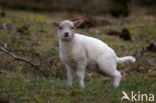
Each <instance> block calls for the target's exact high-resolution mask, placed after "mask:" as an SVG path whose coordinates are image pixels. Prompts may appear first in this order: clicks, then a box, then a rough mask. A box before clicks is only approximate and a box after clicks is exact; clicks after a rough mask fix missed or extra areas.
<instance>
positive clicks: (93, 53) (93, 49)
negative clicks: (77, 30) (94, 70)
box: [76, 34, 116, 59]
mask: <svg viewBox="0 0 156 103" xmlns="http://www.w3.org/2000/svg"><path fill="white" fill-rule="evenodd" d="M76 37H77V41H78V42H79V43H78V44H80V45H81V46H83V48H85V50H86V52H87V53H88V56H89V57H90V58H93V59H94V58H98V57H100V56H101V55H106V56H109V55H110V56H114V55H116V54H115V52H114V50H113V49H112V48H110V47H109V46H108V45H107V44H106V43H104V42H102V41H101V40H99V39H96V38H93V37H89V36H85V35H81V34H76Z"/></svg>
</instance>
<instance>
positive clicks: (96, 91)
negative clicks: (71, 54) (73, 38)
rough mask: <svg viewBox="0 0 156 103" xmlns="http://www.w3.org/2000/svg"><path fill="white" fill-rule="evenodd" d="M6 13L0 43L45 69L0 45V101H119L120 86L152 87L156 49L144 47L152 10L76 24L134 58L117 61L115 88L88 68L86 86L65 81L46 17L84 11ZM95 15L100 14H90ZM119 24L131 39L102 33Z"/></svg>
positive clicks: (150, 38)
mask: <svg viewBox="0 0 156 103" xmlns="http://www.w3.org/2000/svg"><path fill="white" fill-rule="evenodd" d="M5 13H6V15H5V16H4V17H0V45H1V46H3V47H5V48H6V49H7V50H9V51H10V52H13V53H14V54H16V55H17V56H20V57H23V58H26V59H28V60H30V61H31V63H33V64H35V65H37V66H38V67H39V68H40V70H41V72H44V73H45V74H46V75H48V77H49V79H46V78H45V77H44V76H43V75H41V74H40V73H39V72H38V71H36V70H35V69H34V68H33V67H31V66H30V65H29V64H27V63H25V62H21V61H18V60H15V59H14V58H12V57H10V56H8V55H6V54H5V53H4V52H2V51H0V101H5V102H6V103H7V102H8V101H15V102H16V103H87V102H88V103H119V102H120V101H121V100H120V99H121V97H122V91H126V92H127V93H128V94H129V93H130V92H131V91H135V92H138V91H140V92H141V93H147V94H148V93H153V94H154V93H156V82H155V80H156V71H155V70H156V64H155V61H156V53H155V52H150V51H146V47H147V45H148V44H149V43H151V42H155V41H156V35H155V34H156V29H155V27H156V17H155V16H152V15H146V14H141V15H140V16H138V15H133V14H132V15H130V16H129V17H128V18H125V19H122V20H120V19H114V18H112V17H109V16H101V17H103V18H106V20H107V21H109V22H110V23H109V24H107V25H101V26H96V27H92V28H81V29H77V32H79V33H83V34H86V35H89V36H93V37H96V38H99V39H101V40H103V41H104V42H106V43H107V44H108V45H109V46H111V47H112V48H113V49H114V50H115V51H116V53H117V54H118V56H125V55H134V56H135V57H136V58H137V62H136V63H134V64H130V63H124V64H120V65H119V66H118V69H119V70H120V71H122V72H123V74H124V75H125V76H124V77H123V78H122V81H121V86H120V87H119V88H114V87H113V86H112V85H111V83H110V81H111V79H110V78H108V77H102V76H99V75H97V74H94V73H93V75H91V76H90V75H88V74H87V78H86V88H85V89H79V87H78V85H76V84H74V87H73V88H71V89H70V88H67V87H66V79H65V75H66V69H65V67H64V66H63V65H62V64H61V62H60V60H59V55H58V38H57V29H56V28H55V27H53V26H52V25H51V24H50V22H51V21H62V20H64V19H73V18H78V17H83V15H80V14H76V13H75V14H72V15H71V14H70V15H69V14H68V13H66V12H61V13H52V14H48V16H45V15H46V14H39V13H34V12H26V11H25V12H23V11H18V10H16V11H14V10H6V11H5ZM58 15H59V17H58ZM95 18H100V17H99V16H98V17H96V16H95ZM123 28H126V29H127V30H129V32H130V33H131V38H132V41H124V40H122V39H120V38H118V37H116V36H109V35H106V33H107V32H108V31H109V30H117V31H121V30H123ZM127 69H128V72H127V71H126V70H127ZM88 72H90V71H88ZM155 95H156V94H155ZM125 102H126V101H125ZM127 103H128V101H127Z"/></svg>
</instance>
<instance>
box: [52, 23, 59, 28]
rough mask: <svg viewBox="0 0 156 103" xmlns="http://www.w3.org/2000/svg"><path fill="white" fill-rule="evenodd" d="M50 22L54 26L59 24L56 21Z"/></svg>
mask: <svg viewBox="0 0 156 103" xmlns="http://www.w3.org/2000/svg"><path fill="white" fill-rule="evenodd" d="M51 24H53V25H54V26H56V27H59V24H60V23H58V22H51Z"/></svg>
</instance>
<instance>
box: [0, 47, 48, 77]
mask: <svg viewBox="0 0 156 103" xmlns="http://www.w3.org/2000/svg"><path fill="white" fill-rule="evenodd" d="M0 51H2V52H4V53H5V54H7V55H9V56H11V57H13V58H14V59H15V60H19V61H23V62H25V63H27V64H29V65H31V66H32V67H34V68H35V69H36V70H37V71H39V72H40V73H41V74H42V75H43V76H44V77H46V78H47V79H48V76H47V75H46V74H44V73H43V72H41V71H40V68H39V67H38V66H37V65H35V64H33V63H31V61H29V60H27V59H25V58H22V57H19V56H16V55H15V54H14V53H12V52H10V51H8V50H7V49H5V48H4V47H2V46H0Z"/></svg>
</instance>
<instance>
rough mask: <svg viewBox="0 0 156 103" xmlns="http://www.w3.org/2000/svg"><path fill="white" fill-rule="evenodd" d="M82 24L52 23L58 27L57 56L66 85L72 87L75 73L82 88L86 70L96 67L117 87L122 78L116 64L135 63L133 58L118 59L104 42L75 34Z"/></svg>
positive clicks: (75, 22)
mask: <svg viewBox="0 0 156 103" xmlns="http://www.w3.org/2000/svg"><path fill="white" fill-rule="evenodd" d="M82 22H83V21H82V20H78V21H74V22H72V21H69V20H65V21H63V22H61V23H57V22H53V25H55V26H57V27H58V36H59V54H60V58H61V61H62V62H63V63H64V64H65V66H66V68H67V85H68V86H69V87H72V81H73V75H74V73H76V75H77V77H78V80H79V85H80V87H81V88H84V87H85V84H84V77H85V72H86V68H90V67H92V68H93V67H97V68H98V70H100V71H102V72H104V73H105V74H107V75H109V76H111V77H112V78H113V86H114V87H118V86H119V84H120V79H121V77H122V76H121V73H120V72H119V71H118V70H117V63H121V62H125V61H130V62H135V61H136V60H135V58H134V57H132V56H126V57H122V58H119V57H117V55H116V53H115V52H114V50H113V49H112V48H110V47H109V46H108V45H107V44H105V43H104V42H102V41H100V40H98V39H96V38H93V37H89V36H85V35H81V34H77V33H75V28H76V27H78V26H80V25H81V24H82Z"/></svg>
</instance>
